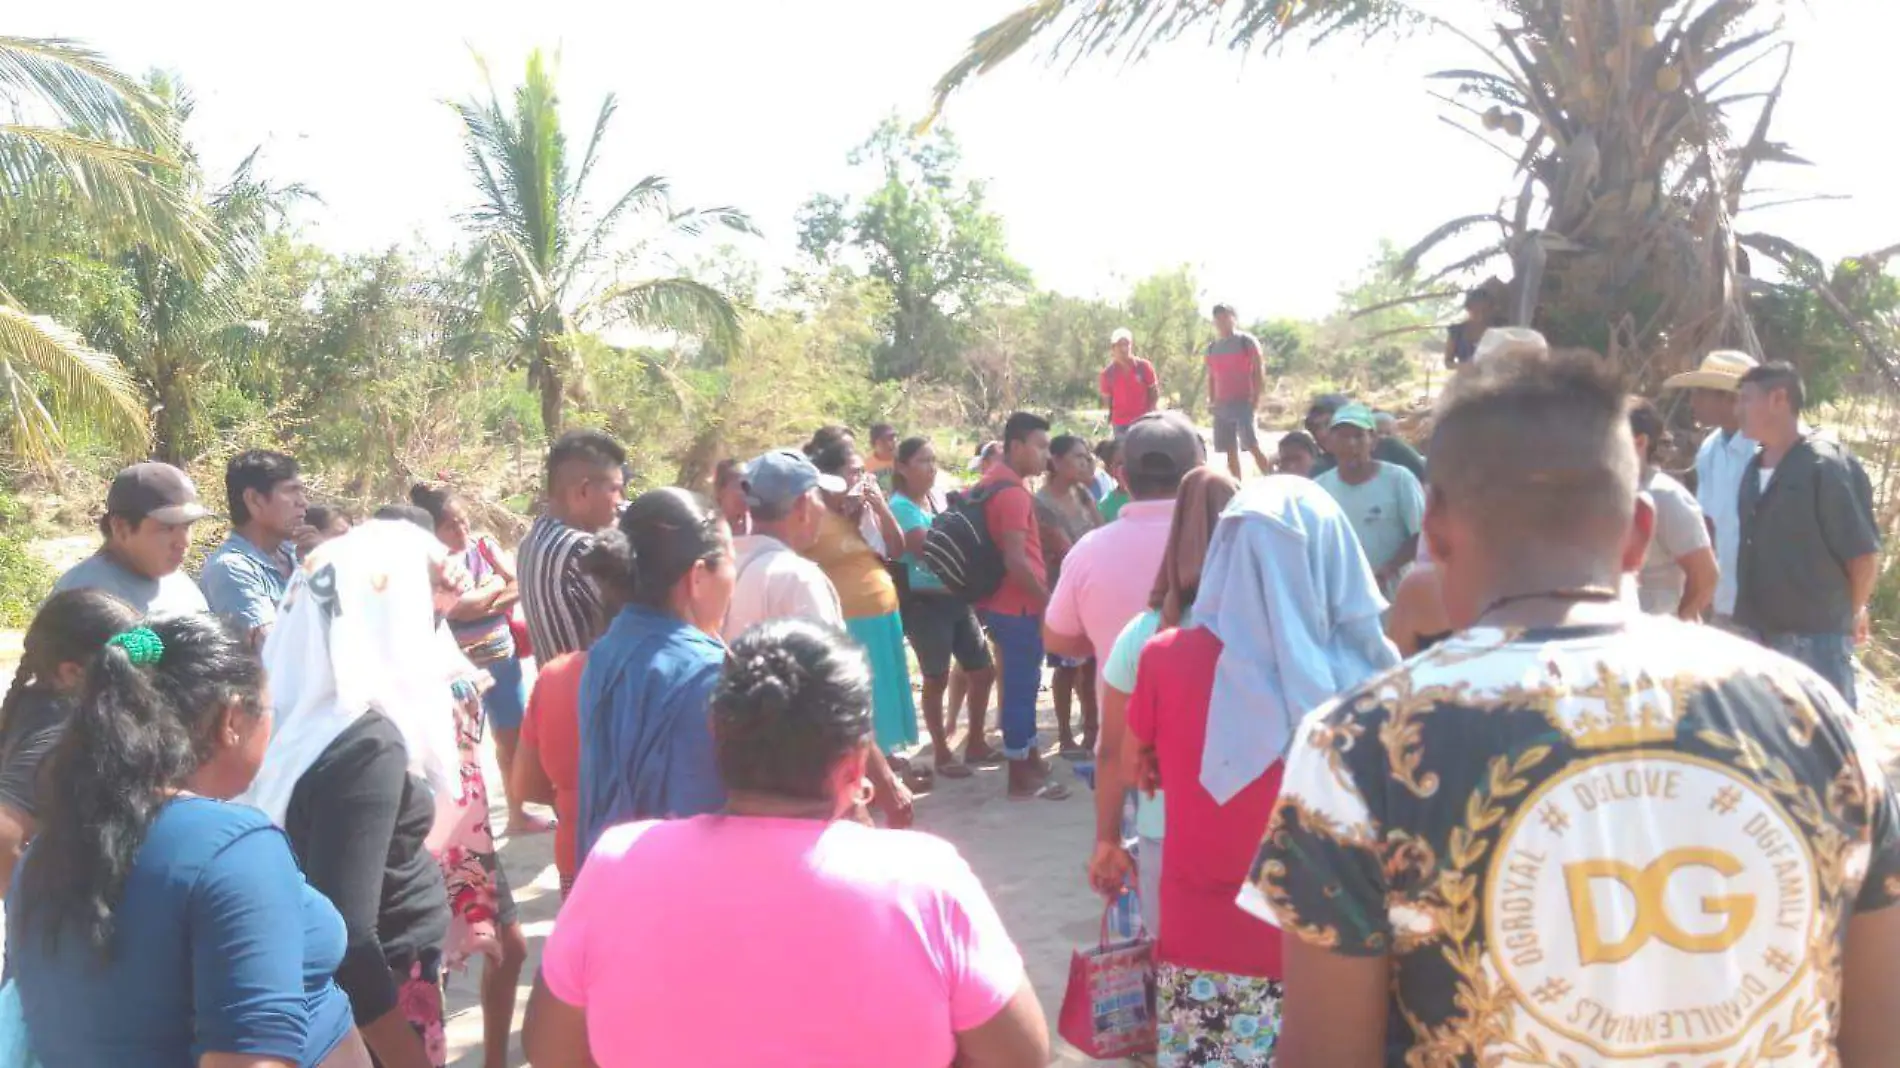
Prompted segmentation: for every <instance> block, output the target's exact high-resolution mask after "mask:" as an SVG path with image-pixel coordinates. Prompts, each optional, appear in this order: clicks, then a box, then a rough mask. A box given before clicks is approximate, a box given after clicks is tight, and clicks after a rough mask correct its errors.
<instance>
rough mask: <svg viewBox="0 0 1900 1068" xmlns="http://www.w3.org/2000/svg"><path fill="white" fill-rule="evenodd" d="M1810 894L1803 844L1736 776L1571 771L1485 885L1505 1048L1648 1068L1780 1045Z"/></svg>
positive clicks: (1552, 787)
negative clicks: (1505, 998) (1505, 994)
mask: <svg viewBox="0 0 1900 1068" xmlns="http://www.w3.org/2000/svg"><path fill="white" fill-rule="evenodd" d="M1818 885H1819V880H1818V878H1817V874H1816V870H1815V864H1814V858H1813V856H1812V854H1811V853H1810V851H1809V845H1808V841H1807V839H1806V838H1805V837H1804V836H1803V835H1802V833H1801V832H1800V829H1799V828H1798V827H1797V826H1796V825H1795V824H1794V823H1793V821H1792V820H1790V818H1789V817H1788V814H1787V813H1786V812H1785V811H1784V810H1783V809H1782V807H1781V805H1780V804H1779V803H1778V802H1777V801H1776V800H1775V799H1774V798H1773V797H1772V796H1771V795H1769V794H1768V793H1767V792H1766V791H1764V790H1762V789H1761V788H1759V787H1758V786H1757V785H1756V784H1755V782H1754V781H1753V780H1752V779H1751V778H1750V777H1749V776H1747V775H1745V774H1742V773H1739V772H1737V771H1735V770H1734V769H1731V768H1728V767H1725V766H1723V765H1721V764H1717V763H1714V762H1712V761H1707V760H1703V759H1700V758H1697V757H1691V756H1686V755H1682V754H1678V753H1674V752H1643V751H1640V750H1638V751H1625V752H1620V753H1616V754H1613V755H1609V756H1604V757H1599V758H1596V759H1593V760H1586V761H1579V762H1577V763H1574V764H1571V765H1570V766H1568V767H1566V768H1564V769H1563V770H1562V771H1560V772H1558V773H1557V774H1556V775H1555V776H1553V777H1552V778H1551V779H1550V780H1549V781H1547V782H1545V783H1544V784H1543V785H1542V786H1541V787H1540V788H1538V789H1537V790H1536V791H1535V792H1533V793H1531V794H1530V795H1529V796H1528V798H1527V799H1526V800H1525V801H1524V802H1523V803H1522V805H1521V806H1519V808H1518V809H1517V811H1516V813H1515V814H1514V815H1513V817H1512V818H1511V820H1510V822H1509V823H1508V824H1507V825H1506V827H1505V829H1504V832H1503V834H1502V835H1501V837H1500V838H1499V840H1498V843H1497V845H1496V847H1495V850H1494V852H1493V855H1492V861H1491V866H1490V870H1489V873H1488V876H1487V878H1486V881H1485V887H1484V903H1485V931H1486V944H1487V948H1488V950H1489V959H1488V964H1489V968H1488V971H1490V972H1491V973H1493V974H1494V976H1495V979H1496V981H1497V982H1499V983H1501V984H1503V985H1504V986H1506V987H1508V988H1509V990H1510V991H1511V992H1512V993H1513V994H1514V995H1515V1000H1516V1003H1517V1010H1516V1011H1515V1012H1513V1013H1512V1014H1511V1026H1510V1029H1511V1030H1512V1031H1513V1032H1515V1034H1514V1035H1513V1036H1512V1039H1511V1041H1513V1042H1514V1043H1518V1044H1523V1045H1528V1044H1530V1042H1531V1041H1532V1040H1533V1039H1535V1042H1536V1045H1537V1046H1539V1047H1541V1048H1542V1049H1544V1050H1547V1051H1550V1052H1551V1054H1552V1056H1553V1058H1554V1057H1555V1055H1556V1053H1557V1052H1558V1051H1561V1052H1563V1053H1566V1054H1568V1055H1569V1056H1570V1057H1572V1058H1573V1059H1574V1060H1576V1061H1577V1062H1578V1063H1599V1062H1601V1061H1605V1060H1608V1061H1611V1062H1614V1061H1635V1062H1643V1063H1647V1062H1646V1058H1651V1057H1664V1056H1688V1055H1699V1054H1712V1053H1718V1052H1721V1051H1725V1050H1738V1051H1739V1050H1741V1049H1742V1048H1743V1047H1744V1044H1745V1043H1749V1042H1750V1041H1751V1040H1753V1039H1756V1038H1758V1037H1759V1036H1760V1035H1761V1034H1762V1033H1763V1031H1764V1029H1766V1028H1768V1027H1770V1026H1773V1027H1776V1028H1779V1030H1780V1033H1781V1034H1782V1035H1789V1036H1792V1034H1793V1033H1795V1032H1796V1031H1799V1030H1802V1029H1804V1027H1805V1024H1803V1025H1802V1026H1800V1027H1798V1026H1797V1024H1798V1023H1801V1021H1797V1019H1796V1016H1797V1015H1799V1016H1801V1017H1803V1019H1804V1020H1805V1018H1806V1016H1808V1015H1809V1012H1808V1010H1807V1009H1805V1008H1803V1006H1804V1005H1805V1004H1808V1003H1811V1002H1813V1001H1814V1000H1815V999H1816V997H1817V996H1818V991H1817V990H1816V989H1815V987H1816V982H1817V980H1816V977H1815V974H1814V972H1813V970H1812V969H1810V968H1809V967H1808V952H1809V946H1810V944H1811V942H1812V939H1813V936H1814V934H1815V928H1816V925H1817V924H1818V923H1819V922H1820V913H1819V911H1818V909H1817V901H1818V897H1817V895H1818ZM1791 995H1793V996H1791Z"/></svg>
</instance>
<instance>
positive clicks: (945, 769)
mask: <svg viewBox="0 0 1900 1068" xmlns="http://www.w3.org/2000/svg"><path fill="white" fill-rule="evenodd" d="M937 774H938V775H940V776H942V777H943V778H946V779H967V778H969V777H970V776H972V775H975V774H976V772H974V771H971V770H970V766H969V765H968V764H961V763H958V762H957V761H954V760H953V761H951V762H950V763H948V764H939V765H937Z"/></svg>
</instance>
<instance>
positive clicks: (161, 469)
mask: <svg viewBox="0 0 1900 1068" xmlns="http://www.w3.org/2000/svg"><path fill="white" fill-rule="evenodd" d="M106 514H108V515H117V516H124V517H125V518H127V519H132V520H140V519H146V518H148V517H149V518H151V519H156V520H158V521H159V522H161V523H174V524H175V523H196V522H197V521H198V520H200V519H203V518H205V517H207V516H209V515H210V514H211V510H210V509H208V508H206V507H205V506H204V505H202V504H200V503H198V487H196V486H194V485H192V484H191V478H190V476H188V475H186V474H185V473H184V472H183V471H180V470H179V469H177V468H176V467H173V466H172V465H170V464H161V463H156V462H151V463H142V464H133V465H132V466H131V467H128V468H126V469H125V470H123V471H121V472H119V473H118V474H117V475H116V476H114V477H113V479H112V488H111V489H108V490H106Z"/></svg>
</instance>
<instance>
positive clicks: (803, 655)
mask: <svg viewBox="0 0 1900 1068" xmlns="http://www.w3.org/2000/svg"><path fill="white" fill-rule="evenodd" d="M636 507H637V505H636ZM594 655H595V656H596V657H598V656H599V655H600V654H599V653H598V651H596V653H595V654H594ZM871 702H872V677H871V669H870V665H869V664H868V663H867V661H866V659H865V656H864V653H863V652H862V651H861V650H860V649H858V648H857V647H856V645H855V644H854V643H853V642H852V641H851V640H850V639H849V638H847V637H846V636H845V635H844V634H843V633H842V632H840V631H837V630H834V629H832V628H830V627H826V626H824V625H822V624H818V623H813V622H809V621H807V620H801V619H781V620H773V621H770V622H766V623H761V624H759V625H758V626H756V627H754V628H753V629H751V630H750V631H747V632H746V633H745V634H744V635H742V636H741V637H740V638H739V639H738V640H737V641H735V642H734V643H733V646H732V653H731V656H730V658H729V659H728V660H727V661H726V664H725V668H724V672H723V677H722V678H721V679H720V680H719V684H718V689H717V691H716V693H715V695H714V697H713V700H712V716H711V718H712V730H711V731H710V732H709V735H710V737H711V739H712V744H713V748H714V750H715V752H716V760H717V765H718V771H719V774H720V776H721V778H722V779H723V782H724V784H725V789H726V791H727V794H728V798H729V800H728V801H727V804H726V806H725V811H724V812H723V813H721V814H717V815H699V816H696V817H694V818H692V819H684V820H673V821H668V822H642V823H630V824H624V825H622V826H619V827H614V828H612V829H610V830H608V831H607V832H605V833H604V834H603V835H602V836H601V838H600V841H599V843H598V844H597V845H596V846H595V848H594V852H593V854H592V856H590V857H589V858H588V861H587V866H586V867H584V868H583V869H582V870H581V875H580V879H579V881H578V882H576V883H575V885H574V891H573V893H572V894H571V895H569V897H568V899H567V902H566V904H565V905H564V906H563V907H562V909H561V914H560V916H559V917H558V918H557V919H556V921H555V925H554V932H553V933H552V934H551V935H549V936H548V943H547V947H546V951H545V952H544V954H543V956H542V960H541V963H542V968H541V975H540V977H539V979H537V980H536V982H535V986H534V993H533V994H532V996H531V997H530V999H529V1002H528V1018H527V1025H526V1028H525V1031H524V1044H525V1046H526V1049H527V1053H528V1059H529V1061H530V1062H532V1063H533V1064H534V1065H535V1066H536V1068H581V1066H591V1065H598V1066H599V1068H619V1066H623V1065H646V1064H667V1065H672V1064H823V1065H833V1066H841V1068H851V1066H865V1068H870V1066H877V1068H940V1066H942V1065H946V1064H953V1063H954V1064H958V1065H965V1066H970V1068H1032V1066H1040V1065H1043V1064H1047V1063H1048V1061H1049V1032H1048V1027H1047V1024H1045V1022H1044V1020H1043V1015H1042V1009H1041V1006H1040V1005H1039V1004H1038V1002H1037V1001H1036V994H1035V991H1034V990H1033V989H1032V988H1031V987H1030V985H1029V980H1028V977H1027V975H1026V974H1025V972H1024V970H1023V960H1022V955H1021V954H1020V953H1019V952H1018V951H1017V949H1016V946H1015V944H1014V943H1013V942H1011V940H1010V937H1009V933H1008V932H1007V931H1005V930H1004V929H1003V923H1002V920H1001V919H1000V918H999V917H998V916H997V914H996V909H995V907H994V906H993V905H992V904H991V903H990V900H989V896H988V895H987V894H985V893H984V891H983V887H982V884H981V883H979V882H978V881H977V879H976V876H975V875H974V874H973V873H972V872H971V871H970V868H969V865H968V864H966V863H964V860H963V858H962V857H960V856H958V854H957V851H956V849H955V848H954V847H952V846H951V845H950V844H949V843H948V842H945V841H943V840H942V839H939V838H935V837H932V836H931V835H927V834H921V833H918V832H915V831H898V830H881V829H876V828H872V827H867V826H864V825H862V824H860V823H858V822H857V821H855V820H854V819H853V818H852V813H853V810H854V809H855V808H856V807H857V806H858V805H860V804H862V802H863V799H864V797H865V796H866V795H867V794H868V793H869V784H868V783H867V782H866V780H865V773H866V768H867V765H868V762H869V761H870V759H871V754H872V753H873V751H874V750H873V748H872V746H873V744H874V743H873V735H872V712H871ZM735 984H737V986H735ZM741 987H742V988H744V989H750V990H758V991H762V992H767V993H766V994H765V996H760V997H749V998H746V999H745V1005H744V1007H743V1009H742V1010H740V1011H739V1012H738V1014H737V1015H735V1011H734V1002H733V994H734V991H735V989H738V988H741Z"/></svg>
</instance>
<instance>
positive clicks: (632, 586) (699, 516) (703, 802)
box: [575, 488, 738, 868]
mask: <svg viewBox="0 0 1900 1068" xmlns="http://www.w3.org/2000/svg"><path fill="white" fill-rule="evenodd" d="M597 541H598V543H599V544H600V545H601V546H602V547H603V548H604V550H605V551H606V552H608V553H609V554H611V555H612V556H616V557H618V558H619V561H620V563H619V565H618V568H617V570H618V571H619V573H620V574H621V575H622V576H623V578H622V579H621V581H620V582H619V583H617V584H618V585H622V586H624V587H625V589H626V590H627V592H628V593H629V594H630V596H631V600H629V601H628V603H627V605H626V607H624V608H622V609H621V610H620V613H619V614H618V615H616V616H615V617H614V618H613V619H612V620H611V621H609V623H608V625H607V630H606V633H604V634H602V635H601V637H600V640H599V641H598V642H596V643H595V644H594V646H593V648H592V649H591V650H589V652H588V656H587V666H586V668H585V669H583V670H582V672H581V694H580V742H581V750H580V751H581V767H580V827H579V828H578V833H577V834H576V836H575V851H576V854H577V855H578V856H579V857H581V858H582V864H583V868H584V866H585V863H586V857H587V853H588V850H590V849H592V848H593V845H594V840H595V839H596V838H598V837H599V836H600V834H601V832H603V831H605V830H606V829H607V828H608V827H611V826H613V825H614V824H616V823H623V822H626V821H628V820H642V819H671V818H675V817H684V816H697V815H699V814H700V813H702V812H712V811H715V810H717V809H718V808H719V807H720V806H721V805H723V804H724V803H725V791H724V790H723V789H722V788H721V787H720V785H719V775H718V772H717V771H716V770H715V769H714V768H713V759H712V732H711V731H709V730H708V729H707V728H706V716H707V708H708V705H709V703H710V701H711V700H712V690H713V684H714V683H715V682H716V681H717V680H718V678H719V665H720V664H721V663H723V662H724V661H725V658H726V647H725V645H723V644H722V643H721V642H720V640H719V631H720V627H721V626H722V625H723V624H724V622H725V618H726V608H727V606H728V605H729V604H730V603H731V601H732V587H733V583H734V581H735V580H736V578H737V577H738V576H737V574H736V573H735V571H734V567H733V557H732V532H731V530H730V529H729V528H728V527H727V526H726V520H725V517H724V516H722V515H720V514H719V510H718V509H717V508H715V507H713V505H712V504H711V503H710V502H709V501H707V500H706V499H705V498H703V497H701V496H699V495H698V494H696V493H689V492H687V491H686V490H682V489H673V488H666V489H656V490H648V491H647V492H645V493H642V494H641V495H640V496H638V497H636V498H634V501H633V503H632V504H629V505H628V506H627V509H626V511H624V512H622V513H621V514H620V522H619V525H618V526H617V527H615V528H613V529H610V530H608V531H605V532H603V533H602V534H601V535H600V536H599V538H598V539H597Z"/></svg>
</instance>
